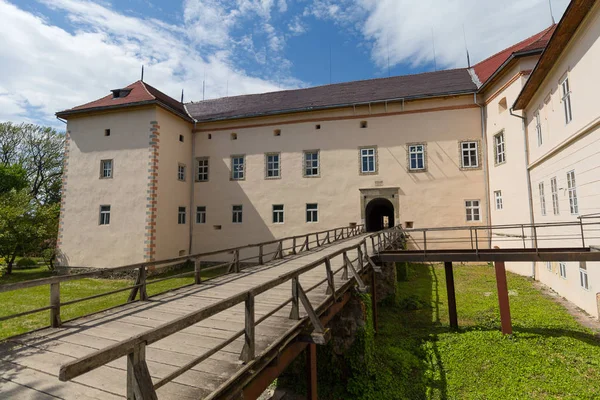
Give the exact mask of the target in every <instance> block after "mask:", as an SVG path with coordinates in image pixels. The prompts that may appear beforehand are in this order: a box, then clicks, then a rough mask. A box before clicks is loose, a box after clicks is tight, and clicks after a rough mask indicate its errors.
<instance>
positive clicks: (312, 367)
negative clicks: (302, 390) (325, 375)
mask: <svg viewBox="0 0 600 400" xmlns="http://www.w3.org/2000/svg"><path fill="white" fill-rule="evenodd" d="M306 378H307V380H308V382H307V387H308V395H307V396H306V397H307V399H308V400H317V398H318V397H317V396H318V393H317V345H316V344H314V343H309V344H308V346H306Z"/></svg>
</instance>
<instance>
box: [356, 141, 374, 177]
mask: <svg viewBox="0 0 600 400" xmlns="http://www.w3.org/2000/svg"><path fill="white" fill-rule="evenodd" d="M360 172H361V174H376V173H377V148H375V147H365V148H361V149H360Z"/></svg>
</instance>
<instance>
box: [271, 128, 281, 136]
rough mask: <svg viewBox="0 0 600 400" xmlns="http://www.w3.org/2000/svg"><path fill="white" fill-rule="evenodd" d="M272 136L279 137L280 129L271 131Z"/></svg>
mask: <svg viewBox="0 0 600 400" xmlns="http://www.w3.org/2000/svg"><path fill="white" fill-rule="evenodd" d="M273 136H281V129H275V130H274V131H273Z"/></svg>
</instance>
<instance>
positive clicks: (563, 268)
mask: <svg viewBox="0 0 600 400" xmlns="http://www.w3.org/2000/svg"><path fill="white" fill-rule="evenodd" d="M558 273H559V274H560V277H561V278H563V279H567V263H566V262H562V261H561V262H559V263H558Z"/></svg>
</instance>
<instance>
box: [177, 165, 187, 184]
mask: <svg viewBox="0 0 600 400" xmlns="http://www.w3.org/2000/svg"><path fill="white" fill-rule="evenodd" d="M177 180H178V181H181V182H184V181H185V165H184V164H179V165H178V166H177Z"/></svg>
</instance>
